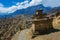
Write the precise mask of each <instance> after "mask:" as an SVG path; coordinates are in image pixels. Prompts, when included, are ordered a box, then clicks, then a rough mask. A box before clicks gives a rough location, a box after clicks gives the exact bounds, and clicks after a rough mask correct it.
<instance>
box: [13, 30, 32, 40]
mask: <svg viewBox="0 0 60 40" xmlns="http://www.w3.org/2000/svg"><path fill="white" fill-rule="evenodd" d="M28 30H29V29H25V30H22V31H21V32H18V33H17V34H16V35H15V36H14V37H13V38H12V40H31V39H30V36H28V34H27V32H28Z"/></svg>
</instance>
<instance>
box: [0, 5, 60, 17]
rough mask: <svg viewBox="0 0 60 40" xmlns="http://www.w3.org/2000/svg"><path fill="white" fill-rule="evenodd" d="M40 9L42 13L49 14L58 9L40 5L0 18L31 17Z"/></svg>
mask: <svg viewBox="0 0 60 40" xmlns="http://www.w3.org/2000/svg"><path fill="white" fill-rule="evenodd" d="M41 8H42V9H43V13H51V11H52V10H57V8H58V9H59V8H60V7H57V8H51V7H44V6H43V5H42V4H40V5H36V6H31V7H28V8H26V9H20V10H16V11H15V12H14V13H10V14H7V15H2V16H0V18H1V17H2V18H5V17H7V18H9V17H15V16H17V15H21V14H26V15H33V14H35V12H36V10H39V9H41Z"/></svg>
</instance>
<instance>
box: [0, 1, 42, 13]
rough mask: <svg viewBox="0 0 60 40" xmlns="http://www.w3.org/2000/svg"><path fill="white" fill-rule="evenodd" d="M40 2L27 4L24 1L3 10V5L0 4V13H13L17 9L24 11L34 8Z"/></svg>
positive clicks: (27, 2)
mask: <svg viewBox="0 0 60 40" xmlns="http://www.w3.org/2000/svg"><path fill="white" fill-rule="evenodd" d="M41 1H42V0H32V1H31V2H29V1H28V0H26V1H24V2H21V3H20V2H17V3H16V5H13V6H11V7H8V8H5V7H3V6H4V5H3V4H1V3H0V13H13V12H15V11H16V10H19V9H25V8H27V7H30V6H34V5H38V4H40V3H41Z"/></svg>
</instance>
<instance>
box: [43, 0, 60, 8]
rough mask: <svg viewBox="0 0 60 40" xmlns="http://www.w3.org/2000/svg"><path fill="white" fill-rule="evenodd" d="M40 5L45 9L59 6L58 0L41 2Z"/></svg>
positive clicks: (59, 0) (59, 1)
mask: <svg viewBox="0 0 60 40" xmlns="http://www.w3.org/2000/svg"><path fill="white" fill-rule="evenodd" d="M42 4H43V5H44V6H45V7H48V6H49V7H58V6H60V0H43V1H42Z"/></svg>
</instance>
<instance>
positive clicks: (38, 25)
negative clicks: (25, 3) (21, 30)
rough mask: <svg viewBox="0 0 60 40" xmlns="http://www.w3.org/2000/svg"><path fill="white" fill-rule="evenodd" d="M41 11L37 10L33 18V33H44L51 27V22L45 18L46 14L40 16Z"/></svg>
mask: <svg viewBox="0 0 60 40" xmlns="http://www.w3.org/2000/svg"><path fill="white" fill-rule="evenodd" d="M42 11H43V10H37V11H36V14H35V15H34V17H33V24H32V26H33V25H34V28H35V31H39V32H45V31H47V30H49V29H51V28H53V27H52V22H51V20H50V19H49V18H48V17H47V16H46V14H42Z"/></svg>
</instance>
